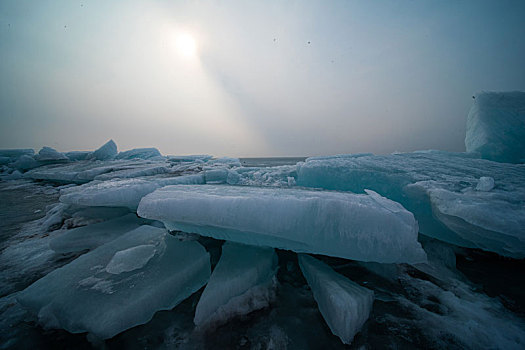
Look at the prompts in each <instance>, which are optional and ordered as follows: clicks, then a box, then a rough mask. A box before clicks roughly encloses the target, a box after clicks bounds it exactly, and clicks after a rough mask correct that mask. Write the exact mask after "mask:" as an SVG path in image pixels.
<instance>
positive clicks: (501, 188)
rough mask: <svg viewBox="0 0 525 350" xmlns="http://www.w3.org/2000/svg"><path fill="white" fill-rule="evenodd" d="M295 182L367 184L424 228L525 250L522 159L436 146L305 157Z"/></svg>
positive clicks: (476, 243) (510, 251)
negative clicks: (489, 157)
mask: <svg viewBox="0 0 525 350" xmlns="http://www.w3.org/2000/svg"><path fill="white" fill-rule="evenodd" d="M488 178H490V179H488ZM297 184H298V185H300V186H307V187H317V188H324V189H329V190H343V191H352V192H355V193H360V192H362V191H364V189H372V190H374V191H376V192H378V193H380V194H381V195H383V196H386V197H388V198H390V199H392V200H395V201H397V202H400V203H401V204H402V205H403V206H404V207H405V208H407V209H408V210H409V211H411V212H412V213H414V215H415V217H416V219H417V220H418V224H419V229H420V232H421V233H423V234H425V235H428V236H431V237H434V238H437V239H440V240H443V241H446V242H449V243H453V244H457V245H460V246H465V247H472V248H481V249H485V250H489V251H493V252H496V253H499V254H502V255H506V256H512V257H517V258H523V257H525V202H524V198H525V165H516V164H505V163H497V162H492V161H488V160H484V159H477V158H474V157H473V156H472V155H469V154H466V153H449V152H439V151H427V152H414V153H402V154H391V155H385V156H374V155H358V156H352V155H348V156H334V157H324V158H321V159H316V158H309V159H307V160H306V162H305V163H299V164H298V165H297Z"/></svg>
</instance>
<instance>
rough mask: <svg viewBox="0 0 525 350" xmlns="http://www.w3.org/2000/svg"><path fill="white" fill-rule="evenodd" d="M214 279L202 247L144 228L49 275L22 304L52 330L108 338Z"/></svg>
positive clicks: (25, 292) (29, 290)
mask: <svg viewBox="0 0 525 350" xmlns="http://www.w3.org/2000/svg"><path fill="white" fill-rule="evenodd" d="M209 276H210V260H209V255H208V253H207V252H206V251H205V250H204V248H203V247H202V246H201V245H200V244H199V243H197V242H195V241H193V242H180V241H178V240H177V239H176V238H174V237H173V236H171V235H169V234H168V233H167V232H166V230H164V229H160V228H156V227H151V226H146V225H144V226H141V227H139V228H137V229H135V230H133V231H131V232H129V233H127V234H125V235H123V236H121V237H120V238H118V239H116V240H114V241H112V242H109V243H107V244H105V245H103V246H101V247H99V248H97V249H95V250H93V251H91V252H89V253H87V254H84V255H82V256H80V257H79V258H77V259H76V260H74V261H73V262H71V263H70V264H68V265H66V266H64V267H62V268H59V269H57V270H55V271H53V272H51V273H49V274H48V275H46V276H45V277H43V278H42V279H40V280H38V281H37V282H35V283H33V284H32V285H31V286H29V287H28V288H27V289H25V290H23V291H22V292H21V293H20V294H19V296H18V301H19V302H20V303H21V304H22V305H24V306H25V307H27V308H29V309H30V310H32V311H33V312H34V313H36V314H37V315H38V318H39V321H40V322H41V323H43V324H44V325H45V326H47V327H50V328H63V329H65V330H67V331H69V332H71V333H83V332H88V333H90V334H92V335H94V336H95V337H98V338H102V339H107V338H111V337H113V336H114V335H116V334H118V333H120V332H122V331H124V330H126V329H129V328H131V327H134V326H136V325H139V324H144V323H146V322H148V321H149V320H150V319H151V318H152V316H153V314H154V313H155V312H157V311H159V310H170V309H172V308H173V307H175V306H176V305H177V304H179V303H180V302H181V301H182V300H184V299H185V298H187V297H188V296H190V295H191V294H192V293H194V292H195V291H197V290H198V289H200V288H201V287H202V286H203V285H204V284H205V283H206V282H207V280H208V278H209Z"/></svg>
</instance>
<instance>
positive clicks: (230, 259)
mask: <svg viewBox="0 0 525 350" xmlns="http://www.w3.org/2000/svg"><path fill="white" fill-rule="evenodd" d="M276 271H277V255H276V254H275V251H274V250H273V248H257V247H253V246H246V245H241V244H237V243H231V242H226V243H224V245H223V246H222V255H221V259H220V260H219V263H218V264H217V266H216V267H215V269H214V270H213V273H212V275H211V277H210V281H209V282H208V285H207V286H206V288H205V289H204V292H203V293H202V296H201V298H200V300H199V303H198V304H197V308H196V310H195V318H194V323H195V324H196V325H197V326H200V327H202V326H208V325H217V324H220V323H223V322H225V321H227V320H228V319H230V318H233V317H236V316H242V315H246V314H248V313H250V312H252V311H254V310H258V309H262V308H264V307H267V306H268V305H269V303H270V301H271V299H272V296H273V294H274V291H273V287H274V284H275V282H274V276H275V272H276Z"/></svg>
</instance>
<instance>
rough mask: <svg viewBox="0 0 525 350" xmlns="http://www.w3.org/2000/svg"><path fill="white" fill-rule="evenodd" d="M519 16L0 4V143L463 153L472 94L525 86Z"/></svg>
mask: <svg viewBox="0 0 525 350" xmlns="http://www.w3.org/2000/svg"><path fill="white" fill-rule="evenodd" d="M524 18H525V2H523V1H396V2H392V1H374V2H370V1H332V2H326V1H286V2H284V1H213V2H212V1H209V2H208V1H193V2H189V1H184V2H183V1H151V2H148V1H126V2H116V1H115V2H108V1H38V2H36V1H20V0H17V1H5V0H4V1H2V2H0V119H1V125H2V126H1V128H0V148H20V147H32V148H35V149H36V150H37V151H38V149H40V148H41V147H42V146H51V147H54V148H56V149H58V150H60V151H67V150H84V149H94V148H97V147H98V146H100V145H101V144H103V143H104V142H105V141H107V140H108V139H110V138H112V139H114V140H115V142H116V143H117V144H118V146H119V149H120V150H126V149H130V148H136V147H157V148H158V149H159V150H160V151H161V152H162V153H163V154H199V153H207V154H213V155H217V156H220V155H230V156H301V155H305V156H306V155H323V154H339V153H359V152H373V153H390V152H394V151H412V150H419V149H441V150H447V151H464V149H465V146H464V137H465V122H466V117H467V114H468V110H469V108H470V106H471V103H472V95H473V94H474V93H475V92H478V91H486V90H489V91H508V90H525V69H523V62H525V40H523V38H524V37H525V26H524V25H523V19H524ZM181 35H186V39H185V40H189V44H188V41H187V42H186V44H184V45H186V49H187V51H184V49H182V50H181V48H180V40H179V39H178V38H180V37H181ZM188 37H189V38H190V39H188ZM178 40H179V41H178ZM191 40H194V44H191ZM188 45H189V46H188ZM191 45H194V48H193V49H192V48H191ZM188 47H189V49H188ZM188 50H189V51H188ZM191 50H194V51H193V52H192V51H191Z"/></svg>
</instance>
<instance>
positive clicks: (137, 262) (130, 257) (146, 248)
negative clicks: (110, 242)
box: [106, 244, 157, 275]
mask: <svg viewBox="0 0 525 350" xmlns="http://www.w3.org/2000/svg"><path fill="white" fill-rule="evenodd" d="M156 251H157V247H156V246H155V245H154V244H143V245H138V246H136V247H131V248H128V249H124V250H120V251H118V252H116V253H115V255H113V258H111V260H110V261H109V263H108V265H107V266H106V271H107V272H109V273H112V274H114V275H118V274H120V273H123V272H130V271H134V270H137V269H140V268H142V267H143V266H144V265H146V264H147V263H148V261H150V259H151V258H153V256H154V255H155V253H156Z"/></svg>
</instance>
